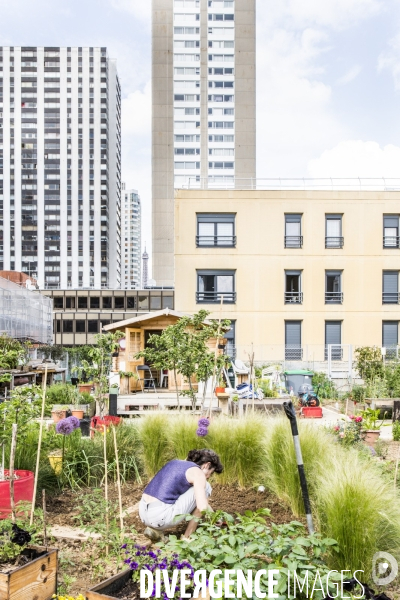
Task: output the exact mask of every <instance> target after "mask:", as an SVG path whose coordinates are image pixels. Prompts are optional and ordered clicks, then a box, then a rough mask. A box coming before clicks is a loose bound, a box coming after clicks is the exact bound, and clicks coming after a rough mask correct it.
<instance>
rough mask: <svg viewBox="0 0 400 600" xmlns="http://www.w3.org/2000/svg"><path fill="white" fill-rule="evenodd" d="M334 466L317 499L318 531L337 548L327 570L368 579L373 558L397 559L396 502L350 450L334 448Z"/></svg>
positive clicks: (368, 464) (389, 487)
mask: <svg viewBox="0 0 400 600" xmlns="http://www.w3.org/2000/svg"><path fill="white" fill-rule="evenodd" d="M334 465H335V466H334V468H333V469H331V470H330V471H326V472H325V473H323V474H321V476H320V480H319V484H318V493H317V496H318V497H317V504H318V507H317V508H318V510H317V515H318V520H319V528H320V531H321V532H322V534H323V535H327V536H329V537H333V538H334V539H335V540H336V541H337V542H338V545H339V551H338V552H337V553H336V552H335V553H332V554H331V556H330V559H329V565H330V566H331V568H332V569H339V570H340V569H351V570H353V571H354V570H356V569H363V570H364V571H365V577H366V578H368V576H369V575H370V572H371V568H372V557H373V555H374V554H375V552H378V551H386V552H390V553H391V554H393V555H394V556H399V539H400V503H399V496H398V493H397V492H396V491H395V490H394V489H393V484H389V483H386V481H384V479H383V477H382V475H381V473H380V472H379V471H378V469H377V467H375V466H374V464H373V463H372V461H371V460H370V459H365V458H363V457H362V456H361V455H360V454H359V453H358V452H357V451H356V450H354V449H353V450H345V449H341V448H337V451H336V457H335V463H334Z"/></svg>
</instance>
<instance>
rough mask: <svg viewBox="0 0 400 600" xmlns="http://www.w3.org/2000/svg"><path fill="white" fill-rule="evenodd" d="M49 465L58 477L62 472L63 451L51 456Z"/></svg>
mask: <svg viewBox="0 0 400 600" xmlns="http://www.w3.org/2000/svg"><path fill="white" fill-rule="evenodd" d="M49 463H50V466H51V468H52V469H53V471H54V473H55V474H56V475H57V476H58V475H60V473H61V471H62V453H61V450H60V451H58V450H56V451H55V452H53V453H52V454H49Z"/></svg>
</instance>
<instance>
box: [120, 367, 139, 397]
mask: <svg viewBox="0 0 400 600" xmlns="http://www.w3.org/2000/svg"><path fill="white" fill-rule="evenodd" d="M118 375H119V377H120V385H121V394H122V395H128V394H129V392H130V389H129V381H130V379H131V378H133V379H135V381H136V380H137V378H138V376H137V375H136V373H132V371H119V373H118Z"/></svg>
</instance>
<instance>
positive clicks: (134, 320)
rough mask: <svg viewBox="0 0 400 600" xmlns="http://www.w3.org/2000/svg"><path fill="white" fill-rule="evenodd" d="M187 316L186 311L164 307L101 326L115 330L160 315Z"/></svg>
mask: <svg viewBox="0 0 400 600" xmlns="http://www.w3.org/2000/svg"><path fill="white" fill-rule="evenodd" d="M186 316H189V315H188V313H183V312H178V311H177V310H171V309H170V308H164V309H163V310H157V311H155V312H151V313H146V314H143V315H140V316H138V317H132V318H131V319H126V320H125V321H117V322H116V323H111V324H110V325H105V326H104V327H103V330H104V331H115V330H116V329H121V328H124V327H129V326H130V325H138V324H140V323H143V322H145V321H152V320H153V319H159V318H160V317H175V318H176V319H181V318H182V317H186Z"/></svg>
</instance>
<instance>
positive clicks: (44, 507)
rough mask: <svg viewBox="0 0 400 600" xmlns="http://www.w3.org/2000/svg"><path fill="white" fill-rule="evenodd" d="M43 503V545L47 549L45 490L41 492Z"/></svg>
mask: <svg viewBox="0 0 400 600" xmlns="http://www.w3.org/2000/svg"><path fill="white" fill-rule="evenodd" d="M42 503H43V544H44V546H45V548H47V527H46V490H42Z"/></svg>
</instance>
